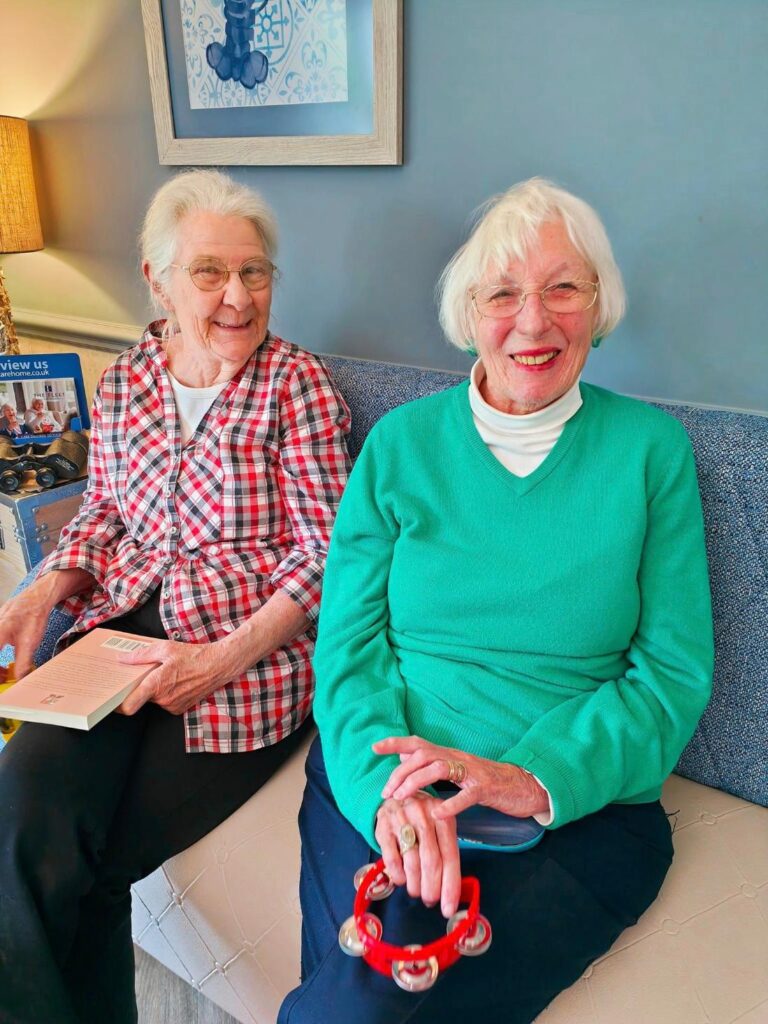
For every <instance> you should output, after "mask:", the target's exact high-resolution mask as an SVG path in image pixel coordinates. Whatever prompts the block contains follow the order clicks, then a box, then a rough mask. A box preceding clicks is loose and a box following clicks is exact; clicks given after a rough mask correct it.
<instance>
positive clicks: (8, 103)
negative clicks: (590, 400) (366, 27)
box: [0, 0, 768, 411]
mask: <svg viewBox="0 0 768 1024" xmlns="http://www.w3.org/2000/svg"><path fill="white" fill-rule="evenodd" d="M354 2H355V0H348V3H354ZM0 32H2V35H3V38H4V39H6V40H7V39H9V38H12V39H14V40H15V46H14V47H9V46H7V45H6V46H5V47H4V53H5V54H7V53H8V52H9V51H10V54H11V60H10V61H9V60H7V59H6V58H5V56H4V63H3V67H2V69H0V110H1V111H2V112H4V113H12V114H18V115H21V116H26V117H29V118H30V119H31V121H32V122H33V131H34V135H35V139H34V149H35V156H36V159H37V166H38V171H39V191H40V193H41V202H42V214H43V220H44V230H45V234H46V243H47V245H46V250H45V251H44V252H42V253H37V254H27V255H19V256H13V257H6V258H5V259H4V266H5V268H6V271H7V277H8V286H9V290H10V292H11V295H12V299H13V301H14V304H15V305H16V306H18V307H25V308H29V309H33V310H43V311H48V312H53V313H58V314H64V315H71V316H78V317H93V318H95V319H99V320H106V321H118V322H123V323H137V324H138V323H140V322H143V321H145V320H146V318H147V309H146V305H145V296H144V292H143V289H142V286H141V284H140V282H139V280H138V275H137V260H138V255H137V252H136V248H135V237H136V233H137V230H138V226H139V222H140V219H141V215H142V212H143V209H144V207H145V205H146V203H147V201H148V199H149V197H150V195H151V193H152V191H153V190H154V189H155V188H156V187H157V186H158V185H159V184H160V183H161V182H162V181H164V180H165V179H166V177H167V176H168V175H169V174H171V173H173V169H172V168H161V167H160V166H159V165H158V163H157V155H156V149H155V140H154V127H153V120H152V111H151V103H150V97H149V87H148V83H147V72H146V57H145V50H144V39H143V29H142V24H141V17H140V13H139V4H138V3H126V2H125V0H100V3H98V4H83V3H82V0H35V2H34V3H29V0H4V2H3V6H2V12H0ZM404 36H405V161H406V162H405V165H404V166H403V167H399V168H235V169H234V170H233V173H234V174H235V176H236V177H237V178H239V179H240V180H243V181H247V182H249V183H251V184H254V185H256V186H257V187H259V188H260V189H262V190H263V192H264V193H265V195H266V196H267V198H268V200H269V201H270V202H271V203H272V205H273V206H274V208H275V210H276V212H277V215H278V218H279V221H280V224H281V227H282V246H281V253H280V265H281V267H282V269H283V272H284V276H283V281H282V283H281V285H280V289H279V292H278V295H277V298H276V302H275V307H274V328H275V330H276V331H277V332H279V333H281V334H283V335H284V336H285V337H287V338H290V339H292V340H295V341H297V342H299V343H302V344H304V345H306V346H308V347H310V348H313V349H315V350H317V351H325V352H337V353H343V354H350V355H360V356H366V357H369V358H383V359H392V360H395V361H399V362H404V363H412V364H417V365H427V366H437V367H445V368H450V369H465V368H466V367H467V365H468V364H467V360H466V357H465V356H463V355H461V354H459V353H456V352H454V351H453V350H451V349H450V348H448V346H447V345H446V344H445V342H444V341H443V340H442V337H441V334H440V331H439V328H438V326H437V321H436V316H435V308H434V299H433V289H434V284H435V281H436V279H437V277H438V274H439V272H440V270H441V269H442V267H443V265H444V263H445V262H446V260H447V259H448V257H449V256H450V254H451V253H452V252H453V250H454V249H455V248H456V247H457V246H458V244H460V242H461V241H462V239H463V238H464V236H465V233H466V230H467V226H468V223H469V216H470V213H471V211H472V210H473V208H475V207H476V206H477V205H478V204H479V203H480V202H481V201H482V200H483V199H485V198H486V197H487V196H489V195H490V194H492V193H494V192H497V191H499V190H501V189H503V188H505V187H507V186H508V185H510V184H512V183H513V182H515V181H518V180H520V179H522V178H526V177H529V176H530V175H533V174H542V175H545V176H548V177H551V178H554V179H555V180H557V181H559V182H560V183H562V184H564V185H565V186H566V187H568V188H570V189H572V190H573V191H575V192H576V193H578V194H580V195H582V196H583V197H584V198H585V199H587V200H588V201H589V202H591V203H592V204H593V205H594V206H595V207H596V208H597V209H598V210H599V211H600V213H601V214H602V216H603V218H604V220H605V222H606V225H607V227H608V231H609V234H610V236H611V238H612V240H613V243H614V248H615V251H616V254H617V257H618V260H619V263H620V265H621V267H622V269H623V271H624V274H625V278H626V282H627V287H628V291H629V296H630V310H629V315H628V317H627V319H626V321H625V323H624V324H623V325H622V326H621V327H620V329H619V330H618V331H617V332H616V333H615V334H614V335H613V336H612V338H610V339H608V341H607V342H606V343H605V345H604V346H603V348H602V349H601V350H600V351H599V352H597V353H595V354H594V355H593V356H592V358H591V361H590V364H589V365H588V368H587V374H586V375H587V377H588V378H589V379H591V380H593V381H595V382H597V383H600V384H604V385H606V386H608V387H614V388H616V389H617V390H620V391H625V392H629V393H632V394H639V395H647V396H657V397H665V398H672V399H681V400H687V401H693V402H702V403H712V404H717V405H726V406H732V407H737V408H747V409H757V410H762V411H768V354H767V348H766V341H767V340H768V339H766V331H765V312H766V309H765V281H766V280H767V279H768V266H767V265H766V264H767V263H768V260H767V259H766V246H765V238H766V237H768V231H767V230H766V228H767V227H768V224H766V221H767V220H768V213H767V204H766V168H767V167H768V142H767V141H766V131H765V126H766V124H768V61H766V54H768V5H767V4H766V3H765V0H643V3H630V2H628V0H537V2H536V3H535V4H526V3H523V2H522V0H405V32H404ZM43 69H44V73H43Z"/></svg>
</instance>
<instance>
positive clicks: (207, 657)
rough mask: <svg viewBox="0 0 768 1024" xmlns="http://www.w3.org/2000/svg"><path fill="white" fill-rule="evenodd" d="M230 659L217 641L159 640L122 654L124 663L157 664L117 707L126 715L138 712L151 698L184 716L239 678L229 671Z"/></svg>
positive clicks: (174, 713)
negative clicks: (199, 702) (196, 642)
mask: <svg viewBox="0 0 768 1024" xmlns="http://www.w3.org/2000/svg"><path fill="white" fill-rule="evenodd" d="M228 660H229V659H228V658H227V657H226V656H225V654H224V650H222V647H221V645H220V644H219V643H218V642H216V641H212V642H211V643H205V644H185V643H177V642H176V641H175V640H155V641H154V642H153V643H151V644H150V645H149V646H148V647H142V648H140V649H139V650H137V651H132V652H131V653H130V654H124V655H122V656H121V657H120V662H121V664H123V665H147V664H151V663H154V664H155V665H156V666H157V667H156V668H154V669H153V670H152V671H151V672H150V673H149V674H148V675H147V676H145V677H144V679H142V681H141V682H140V683H139V685H138V686H137V687H136V689H135V690H133V691H132V692H131V693H129V694H128V696H127V697H126V698H125V700H124V701H123V702H122V704H120V705H119V707H118V708H117V710H118V711H119V712H121V713H122V714H124V715H134V714H135V713H136V712H137V711H138V710H139V708H141V707H143V706H144V704H146V703H147V701H152V702H153V703H155V704H159V705H160V707H161V708H165V710H166V711H170V713H171V714H172V715H183V714H184V712H185V711H187V710H188V709H189V708H191V707H192V706H193V705H194V704H197V702H198V701H199V700H201V699H202V698H203V697H207V696H208V694H209V693H213V691H214V690H217V689H218V688H219V687H220V686H223V685H224V683H226V682H228V681H229V680H230V679H232V678H234V677H235V675H236V672H234V671H233V672H232V673H231V675H230V674H228Z"/></svg>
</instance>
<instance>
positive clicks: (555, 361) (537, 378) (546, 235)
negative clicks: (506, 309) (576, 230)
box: [474, 221, 597, 415]
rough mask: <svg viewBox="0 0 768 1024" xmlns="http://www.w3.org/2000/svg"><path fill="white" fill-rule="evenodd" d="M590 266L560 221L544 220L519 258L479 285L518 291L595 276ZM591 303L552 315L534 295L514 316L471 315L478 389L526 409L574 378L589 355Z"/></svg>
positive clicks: (496, 403) (504, 408) (515, 410)
mask: <svg viewBox="0 0 768 1024" xmlns="http://www.w3.org/2000/svg"><path fill="white" fill-rule="evenodd" d="M595 279H596V278H595V274H594V271H593V269H592V267H590V266H589V264H588V263H587V262H586V261H585V259H584V257H583V256H581V255H580V253H579V252H578V250H577V249H576V248H575V246H574V245H573V242H571V240H570V238H569V237H568V232H567V230H566V227H565V225H564V224H563V223H562V221H554V222H551V223H545V224H542V226H541V228H540V229H539V233H538V242H537V244H536V245H533V246H531V248H530V250H529V251H528V253H527V255H526V258H525V259H524V260H513V261H512V262H510V263H509V264H508V266H507V267H506V268H505V269H504V270H503V272H499V271H498V270H496V271H493V270H492V271H490V272H489V274H488V275H487V277H486V278H485V279H484V280H483V281H482V282H480V284H481V286H483V285H489V284H495V283H502V282H504V283H508V284H513V285H515V286H517V287H521V288H522V289H523V291H526V292H528V291H531V290H537V291H538V290H539V289H541V288H546V287H548V286H549V285H552V284H559V283H561V282H566V281H574V280H576V281H578V280H585V281H594V280H595ZM596 317H597V304H595V305H593V306H592V307H591V308H590V309H586V310H581V311H579V312H576V313H552V312H550V311H549V310H547V309H545V308H544V305H543V304H542V301H541V296H540V295H528V297H527V298H526V300H525V304H524V306H523V308H522V309H521V310H520V312H519V313H517V314H516V315H514V316H510V317H507V318H505V319H498V320H497V319H492V318H490V317H484V316H481V315H480V314H478V313H475V330H474V341H475V347H476V349H477V352H478V355H479V356H480V359H481V360H482V363H483V368H484V369H485V379H484V380H483V382H482V385H481V392H482V395H483V398H484V399H485V401H486V402H487V403H488V404H489V405H492V406H493V407H494V408H495V409H499V410H500V411H501V412H505V413H512V414H515V415H524V414H525V413H530V412H535V411H536V410H537V409H543V408H544V407H545V406H547V405H551V404H552V402H555V401H557V399H558V398H560V397H561V396H562V395H564V394H565V392H566V391H568V389H569V388H570V387H571V386H572V385H573V384H574V383H575V382H576V380H578V377H579V374H580V373H581V370H582V368H583V366H584V363H585V362H586V360H587V356H588V355H589V350H590V346H591V343H592V338H593V335H594V331H593V328H594V324H595V320H596Z"/></svg>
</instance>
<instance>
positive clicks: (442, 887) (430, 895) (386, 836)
mask: <svg viewBox="0 0 768 1024" xmlns="http://www.w3.org/2000/svg"><path fill="white" fill-rule="evenodd" d="M439 804H440V800H439V799H438V798H437V797H433V796H430V794H429V793H423V792H418V793H415V794H414V795H413V796H410V797H407V798H406V799H405V800H395V799H392V798H390V799H388V800H385V801H384V802H383V803H382V804H381V806H380V807H379V810H378V812H377V815H376V829H375V835H376V841H377V843H378V844H379V846H380V847H381V855H382V857H383V859H384V867H385V870H386V872H387V874H388V875H389V877H390V878H391V879H392V881H393V882H394V883H395V885H405V886H406V888H407V890H408V895H409V896H414V897H421V899H422V901H423V902H424V903H425V904H426V906H428V907H432V906H434V905H435V904H436V903H438V901H439V903H440V909H441V911H442V913H443V916H444V917H446V918H449V917H451V916H452V915H453V914H455V913H456V910H457V908H458V905H459V899H460V896H461V864H460V862H459V847H458V843H457V840H456V819H455V818H446V819H444V820H439V819H438V820H435V819H434V818H433V817H432V811H433V809H434V808H435V806H436V805H439ZM404 825H412V826H413V828H414V830H415V832H416V838H417V845H416V846H414V847H413V848H412V849H410V850H408V851H407V852H406V853H404V854H401V853H400V844H399V836H400V830H401V829H402V828H403V826H404Z"/></svg>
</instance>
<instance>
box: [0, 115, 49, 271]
mask: <svg viewBox="0 0 768 1024" xmlns="http://www.w3.org/2000/svg"><path fill="white" fill-rule="evenodd" d="M42 248H43V233H42V231H41V230H40V214H39V213H38V210H37V195H36V193H35V179H34V177H33V175H32V155H31V153H30V150H29V128H28V127H27V122H26V121H25V120H24V119H23V118H21V117H6V116H0V252H33V251H34V250H36V249H42Z"/></svg>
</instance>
